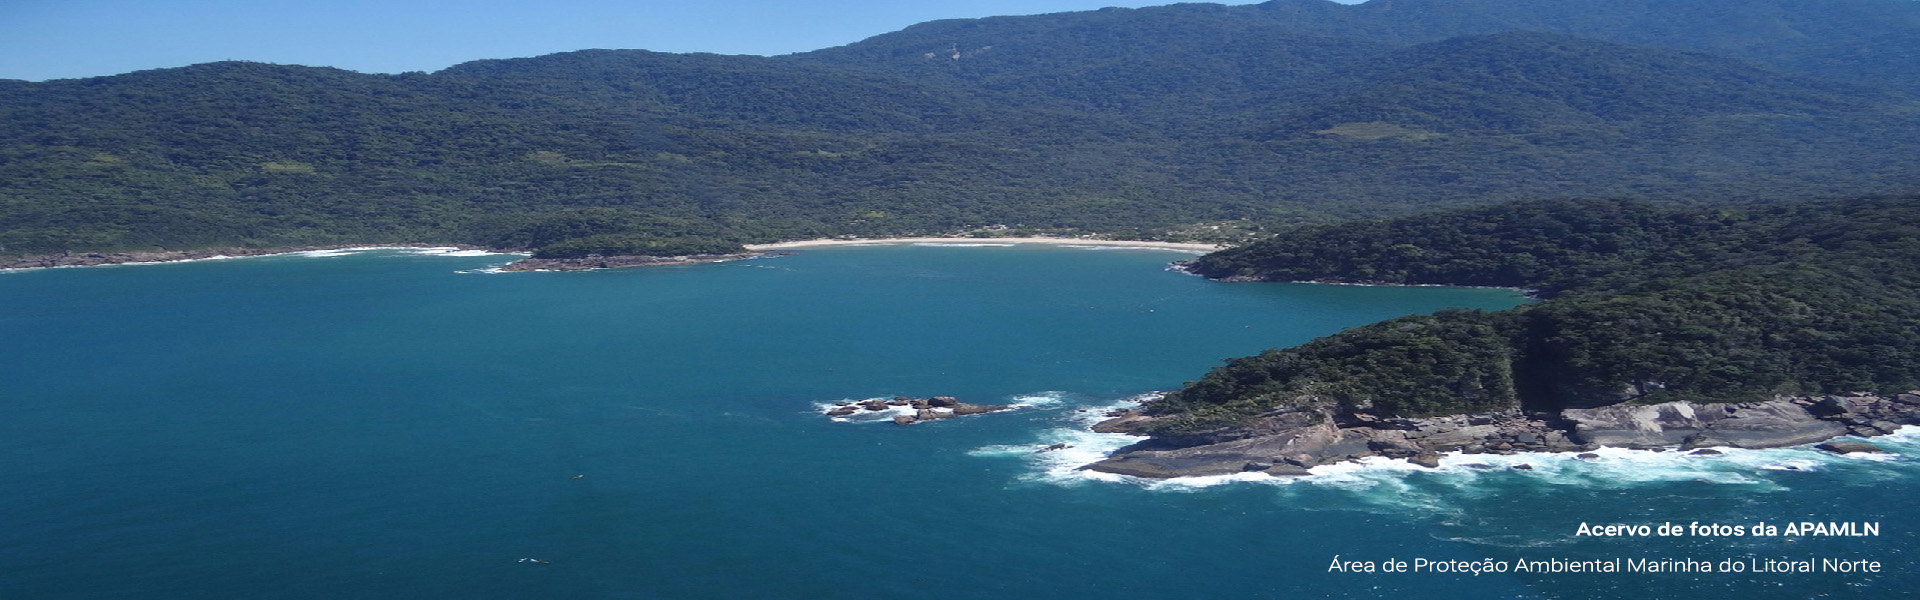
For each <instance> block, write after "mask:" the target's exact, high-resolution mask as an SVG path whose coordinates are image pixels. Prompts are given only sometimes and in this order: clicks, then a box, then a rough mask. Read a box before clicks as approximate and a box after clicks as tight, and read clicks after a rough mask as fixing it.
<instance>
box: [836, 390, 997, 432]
mask: <svg viewBox="0 0 1920 600" xmlns="http://www.w3.org/2000/svg"><path fill="white" fill-rule="evenodd" d="M1011 409H1013V407H1012V406H1010V405H1003V404H968V403H966V402H961V401H960V400H958V399H956V398H954V397H953V396H934V397H931V398H908V397H906V396H894V397H893V398H892V399H886V398H875V399H872V400H866V401H863V402H840V403H837V404H835V405H834V406H833V407H831V408H828V409H826V410H824V411H823V413H824V414H826V415H827V416H829V417H851V416H855V415H858V414H861V413H863V412H866V413H874V414H875V418H874V419H869V420H885V419H887V417H886V414H887V413H886V412H885V411H893V412H896V413H898V414H894V415H893V417H892V418H891V420H892V421H893V424H895V425H912V424H915V423H924V422H927V421H938V420H940V419H951V418H954V417H964V416H967V415H981V414H986V413H990V412H999V411H1003V410H1011ZM907 411H911V412H907Z"/></svg>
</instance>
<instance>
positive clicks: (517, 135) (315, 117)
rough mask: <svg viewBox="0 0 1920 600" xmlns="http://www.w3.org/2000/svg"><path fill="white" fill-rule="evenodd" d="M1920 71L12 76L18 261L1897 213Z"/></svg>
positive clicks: (1097, 61) (966, 44)
mask: <svg viewBox="0 0 1920 600" xmlns="http://www.w3.org/2000/svg"><path fill="white" fill-rule="evenodd" d="M1915 40H1920V2H1914V1H1913V0H1818V1H1791V0H1729V1H1727V2H1712V3H1705V2H1671V1H1661V0H1630V1H1618V0H1613V1H1600V0H1561V1H1553V2H1548V1H1540V0H1533V1H1528V0H1471V1H1456V0H1448V1H1441V0H1373V1H1371V2H1368V3H1365V4H1362V5H1355V6H1346V5H1339V4H1334V3H1331V2H1326V1H1324V0H1275V1H1274V2H1268V3H1265V4H1259V5H1250V6H1231V7H1229V6H1220V5H1205V4H1183V5H1174V6H1167V7H1158V8H1151V9H1139V10H1128V9H1108V10H1101V11H1093V12H1083V13H1063V14H1054V15H1039V16H1030V17H1002V18H991V19H978V20H964V21H937V22H933V23H927V24H922V25H917V26H914V27H909V28H907V29H905V30H902V31H899V32H895V33H890V34H886V35H882V36H878V37H875V38H872V39H869V40H865V41H861V42H858V43H855V44H850V45H848V46H842V47H838V48H831V49H825V50H820V51H817V52H811V53H805V54H798V55H791V56H785V57H772V58H768V57H752V56H719V55H704V54H695V55H676V54H663V53H654V52H645V51H638V50H590V51H581V52H571V53H564V54H556V55H550V56H543V57H537V58H530V59H511V60H483V61H476V62H472V63H467V64H463V65H459V66H456V67H453V68H450V69H447V70H444V71H441V72H437V73H432V74H427V73H408V74H402V75H367V74H359V73H352V72H348V71H341V70H337V69H328V68H316V67H298V66H281V65H266V64H257V63H239V62H227V63H213V64H205V65H195V66H190V67H182V68H177V69H162V70H155V71H144V72H138V73H131V74H126V75H119V76H112V77H98V78H90V79H77V80H59V81H49V82H43V83H28V82H19V81H0V255H9V254H12V255H17V254H37V253H47V252H59V251H72V250H122V249H155V248H169V249H178V248H188V247H196V246H211V245H248V246H282V245H297V244H319V243H348V242H402V241H412V242H463V243H472V244H482V245H492V246H498V247H543V246H547V245H552V244H557V243H560V242H564V241H566V240H569V239H575V238H588V237H593V236H624V237H621V238H620V239H627V240H634V239H640V240H645V239H654V238H658V239H661V240H672V241H674V243H671V244H663V245H662V247H680V246H681V243H680V242H684V241H686V240H684V239H683V238H699V239H706V240H717V241H723V242H740V241H761V240H771V239H775V238H783V237H810V236H821V235H836V234H860V235H876V234H901V233H936V232H950V231H958V230H963V229H967V228H972V227H979V226H983V225H989V224H1005V225H1010V226H1013V227H1015V228H1016V229H1024V230H1032V231H1056V232H1068V231H1075V232H1107V233H1117V234H1122V235H1131V236H1154V235H1166V234H1167V232H1168V231H1170V230H1176V229H1177V230H1180V231H1185V232H1189V233H1190V232H1193V231H1211V229H1207V228H1195V227H1189V226H1188V225H1191V224H1195V223H1209V222H1211V223H1220V222H1229V221H1231V222H1233V225H1232V226H1230V227H1227V228H1226V229H1228V230H1232V229H1236V228H1241V227H1268V226H1274V225H1280V224H1287V223H1299V222H1315V221H1328V220H1333V219H1337V218H1345V217H1355V216H1384V215H1392V214H1404V213H1406V212H1409V211H1414V210H1420V209H1426V208H1435V207H1449V206H1467V205H1475V204H1485V203H1489V202H1498V201H1507V200H1516V199H1523V198H1542V197H1545V198H1556V197H1560V198H1564V197H1597V196H1612V197H1639V198H1647V199H1651V200H1654V201H1657V202H1667V203H1704V202H1716V201H1742V202H1753V201H1765V200H1777V199H1786V198H1794V197H1805V196H1843V195H1856V194H1864V193H1905V192H1910V191H1912V190H1913V189H1915V188H1916V187H1920V118H1916V117H1920V101H1916V99H1915V96H1914V95H1913V94H1914V93H1915V92H1916V91H1920V83H1916V75H1915V71H1916V70H1915V69H1913V68H1912V67H1913V66H1914V65H1916V64H1920V53H1917V52H1920V49H1917V47H1916V44H1920V42H1916V41H1915ZM595 239H603V238H595ZM575 245H576V246H578V245H579V244H575Z"/></svg>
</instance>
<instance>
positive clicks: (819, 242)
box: [745, 237, 1227, 252]
mask: <svg viewBox="0 0 1920 600" xmlns="http://www.w3.org/2000/svg"><path fill="white" fill-rule="evenodd" d="M889 244H940V245H962V244H1006V245H1018V244H1048V245H1054V246H1112V247H1121V248H1154V249H1160V250H1182V251H1189V252H1213V251H1216V250H1222V249H1225V248H1226V247H1227V246H1225V245H1222V244H1204V243H1195V242H1154V241H1145V240H1087V239H1078V238H1051V237H986V238H979V237H895V238H872V239H844V238H818V239H811V240H794V241H788V242H775V243H771V244H746V245H745V247H746V249H747V250H750V251H754V252H761V251H766V250H787V249H793V248H811V247H820V246H878V245H889Z"/></svg>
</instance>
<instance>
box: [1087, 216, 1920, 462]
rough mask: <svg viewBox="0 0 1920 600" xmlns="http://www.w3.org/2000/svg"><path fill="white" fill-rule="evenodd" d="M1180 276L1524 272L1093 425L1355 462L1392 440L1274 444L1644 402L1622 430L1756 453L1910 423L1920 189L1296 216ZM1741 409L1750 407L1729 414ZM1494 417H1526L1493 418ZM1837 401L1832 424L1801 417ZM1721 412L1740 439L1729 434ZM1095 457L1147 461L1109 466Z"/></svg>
mask: <svg viewBox="0 0 1920 600" xmlns="http://www.w3.org/2000/svg"><path fill="white" fill-rule="evenodd" d="M1187 268H1189V269H1190V270H1191V271H1192V272H1194V273H1197V274H1200V275H1204V276H1208V277H1214V278H1220V279H1231V280H1240V281H1337V282H1350V283H1378V284H1455V285H1494V286H1512V287H1524V288H1533V289H1537V290H1539V294H1540V296H1541V297H1542V300H1541V301H1539V302H1536V303H1531V304H1528V305H1524V306H1521V307H1518V308H1514V309H1510V310H1505V311H1499V312H1485V311H1445V312H1440V313H1437V314H1433V315H1423V316H1412V317H1405V318H1400V319H1395V320H1391V321H1386V322H1382V323H1376V324H1373V325H1368V326H1364V327H1359V328H1355V329H1352V330H1348V331H1344V332H1341V333H1338V334H1335V335H1332V336H1328V337H1324V338H1320V339H1317V340H1314V341H1312V342H1309V343H1307V344H1304V345H1301V346H1297V347H1293V348H1287V349H1282V350H1269V351H1266V352H1263V353H1261V354H1259V355H1257V356H1251V357H1245V358H1237V359H1233V360H1229V361H1227V363H1226V364H1225V365H1224V366H1222V367H1219V368H1217V369H1215V370H1214V371H1212V372H1211V373H1208V374H1206V376H1204V377H1202V378H1200V380H1198V381H1194V382H1190V383H1188V384H1186V385H1185V386H1184V387H1182V388H1180V389H1178V390H1175V391H1173V392H1170V393H1168V394H1166V395H1165V397H1164V398H1162V399H1159V400H1157V401H1155V402H1151V403H1149V404H1148V405H1147V406H1146V407H1144V409H1143V410H1141V411H1139V412H1138V414H1134V415H1130V416H1128V417H1125V418H1122V419H1119V420H1116V421H1114V422H1112V423H1110V424H1109V425H1108V426H1107V428H1108V429H1110V430H1116V431H1128V432H1133V433H1142V434H1149V435H1153V436H1156V443H1157V444H1159V445H1161V446H1185V447H1206V446H1210V445H1217V444H1221V443H1230V444H1240V445H1246V444H1249V443H1254V442H1249V441H1248V440H1261V439H1265V440H1267V441H1269V442H1274V443H1279V445H1280V446H1285V447H1291V448H1293V449H1296V450H1300V451H1302V452H1306V453H1308V454H1312V455H1314V456H1318V457H1322V458H1324V457H1325V456H1326V455H1327V454H1328V453H1329V450H1328V448H1336V449H1337V451H1332V452H1331V454H1336V455H1344V454H1354V453H1358V454H1369V453H1371V452H1372V451H1377V450H1380V449H1382V448H1398V447H1397V446H1394V445H1393V444H1386V443H1378V442H1380V440H1378V439H1375V440H1371V441H1373V442H1376V443H1375V444H1374V447H1373V448H1371V449H1370V448H1369V447H1368V445H1367V443H1366V442H1367V440H1365V439H1362V443H1360V445H1359V446H1358V447H1357V448H1356V447H1353V446H1346V447H1342V446H1339V445H1338V444H1337V443H1335V444H1331V445H1328V444H1319V445H1314V444H1305V445H1302V443H1297V441H1296V443H1292V444H1291V445H1289V443H1281V442H1282V441H1276V440H1274V439H1273V436H1276V435H1280V436H1293V437H1286V440H1293V439H1294V437H1297V436H1298V435H1300V434H1301V431H1302V428H1313V427H1325V428H1327V430H1326V432H1322V433H1326V434H1327V435H1332V436H1333V437H1334V438H1335V440H1334V441H1337V440H1338V438H1340V437H1341V436H1340V435H1339V433H1338V432H1340V431H1343V430H1342V429H1341V427H1343V426H1345V427H1359V428H1360V430H1367V429H1369V428H1371V429H1378V428H1379V427H1376V426H1373V425H1364V424H1381V423H1389V424H1392V425H1390V426H1387V427H1386V428H1387V429H1395V428H1406V429H1411V430H1416V431H1417V430H1419V429H1420V428H1421V427H1424V426H1428V425H1430V423H1428V424H1423V423H1426V422H1424V421H1422V419H1432V418H1437V417H1448V416H1456V415H1479V416H1477V417H1475V418H1477V419H1479V420H1481V421H1483V422H1481V423H1478V424H1477V425H1468V424H1466V423H1464V422H1463V423H1459V425H1461V426H1463V427H1487V428H1489V429H1486V430H1484V431H1480V432H1479V433H1476V434H1474V435H1465V436H1460V435H1455V436H1453V437H1445V438H1441V439H1439V440H1429V442H1430V443H1424V444H1423V443H1420V442H1419V441H1418V440H1419V439H1420V437H1421V436H1413V438H1412V439H1407V438H1404V437H1403V438H1398V439H1396V440H1394V442H1395V443H1400V442H1405V443H1406V444H1407V446H1406V448H1401V450H1405V451H1407V452H1413V451H1415V450H1428V451H1431V450H1436V449H1478V450H1481V451H1489V450H1495V449H1497V448H1492V446H1494V445H1498V444H1502V443H1509V442H1505V441H1500V440H1499V439H1498V437H1499V436H1502V435H1508V434H1512V437H1514V438H1515V441H1519V438H1525V440H1526V441H1525V442H1524V443H1525V444H1536V443H1537V445H1539V446H1541V447H1542V448H1551V449H1571V448H1575V447H1580V446H1581V445H1583V444H1587V445H1591V444H1595V443H1606V442H1607V441H1608V440H1614V441H1617V439H1616V438H1610V437H1608V436H1610V435H1617V434H1618V432H1617V431H1613V430H1612V429H1609V428H1610V427H1615V426H1617V427H1625V428H1627V429H1633V428H1634V427H1639V426H1637V425H1631V424H1630V423H1627V424H1623V422H1628V421H1632V420H1633V419H1635V418H1642V419H1643V420H1647V421H1651V422H1660V420H1661V419H1670V420H1673V421H1674V422H1672V423H1668V424H1667V429H1669V430H1672V431H1671V432H1670V433H1671V435H1665V436H1664V437H1663V436H1660V435H1655V436H1653V437H1645V436H1641V437H1634V436H1628V437H1630V438H1631V441H1632V443H1630V444H1626V445H1659V444H1660V443H1672V444H1680V443H1686V444H1690V445H1697V446H1711V445H1715V443H1716V442H1727V445H1751V446H1763V445H1778V444H1780V443H1786V442H1791V443H1807V442H1811V441H1818V440H1819V439H1824V437H1830V436H1832V435H1840V434H1843V433H1847V432H1849V431H1851V432H1853V433H1856V434H1866V435H1872V434H1877V433H1881V432H1885V431H1887V430H1890V429H1891V428H1893V427H1894V426H1897V425H1898V424H1901V423H1909V422H1915V420H1916V418H1920V412H1916V411H1915V410H1914V405H1916V404H1920V396H1914V395H1912V394H1907V393H1906V392H1908V391H1909V390H1914V389H1920V197H1912V196H1907V197H1879V198H1863V199H1851V200H1836V201H1819V202H1806V203H1789V204H1779V205H1771V206H1762V207H1708V208H1692V209H1678V208H1662V207H1656V206H1652V205H1649V204H1645V203H1640V202H1630V201H1618V200H1586V201H1553V202H1521V203H1513V204H1504V205H1498V206H1491V207H1483V208H1476V209H1469V210H1457V211H1450V212H1441V213H1434V214H1428V215H1419V216H1414V217H1407V218H1400V219H1390V220H1377V221H1363V222H1355V223H1348V224H1340V225H1328V226H1315V227H1305V228H1301V229H1297V230H1293V231H1287V232H1282V233H1280V234H1279V235H1277V236H1276V237H1274V238H1273V239H1271V240H1267V241H1262V242H1259V243H1254V244H1250V245H1247V246H1244V247H1240V248H1234V249H1230V250H1225V251H1221V252H1217V253H1214V254H1210V255H1207V256H1205V257H1201V258H1199V259H1197V260H1195V261H1193V262H1192V263H1191V264H1189V265H1188V267H1187ZM1787 398H1798V399H1799V403H1798V404H1792V403H1791V402H1790V401H1788V400H1784V399H1787ZM1823 398H1824V400H1822V399H1823ZM1862 398H1866V399H1871V400H1872V401H1871V402H1868V401H1865V400H1860V399H1862ZM1821 402H1825V403H1826V405H1825V407H1824V408H1822V407H1821V406H1822V405H1821V404H1820V403H1821ZM1849 402H1852V403H1853V404H1855V405H1849V404H1848V403H1849ZM1789 404H1792V405H1793V406H1798V407H1800V408H1802V409H1804V410H1802V411H1801V412H1799V413H1796V412H1794V410H1796V409H1792V408H1788V405H1789ZM1856 405H1857V406H1856ZM1716 406H1717V407H1721V408H1714V407H1716ZM1755 410H1758V411H1761V412H1763V413H1764V414H1765V416H1766V419H1762V418H1759V417H1754V416H1751V415H1746V416H1745V420H1740V419H1734V418H1731V417H1730V416H1731V415H1742V414H1743V413H1742V411H1749V412H1751V411H1755ZM1595 411H1598V412H1595ZM1621 411H1626V412H1621ZM1633 411H1641V412H1645V413H1646V414H1644V415H1639V416H1638V417H1636V416H1634V415H1636V414H1638V413H1634V412H1633ZM1669 413H1672V414H1669ZM1682 413H1684V414H1682ZM1709 414H1710V417H1711V418H1710V417H1708V416H1702V415H1709ZM1498 415H1506V416H1508V417H1512V418H1513V419H1517V421H1515V423H1518V422H1528V423H1530V424H1529V425H1513V424H1512V423H1509V425H1512V426H1508V427H1501V426H1496V424H1495V423H1494V421H1499V420H1500V418H1499V417H1498ZM1662 415H1665V416H1662ZM1836 415H1838V416H1841V417H1844V419H1842V420H1840V421H1834V420H1821V417H1833V416H1836ZM1861 415H1874V416H1873V417H1872V418H1868V417H1865V416H1861ZM1719 417H1728V418H1726V419H1719ZM1609 419H1612V420H1614V421H1621V422H1613V423H1611V424H1609ZM1699 419H1706V421H1699ZM1768 419H1773V420H1774V421H1769V420H1768ZM1845 419H1852V420H1850V421H1849V420H1845ZM1716 420H1718V421H1722V423H1721V424H1720V425H1719V429H1715V428H1714V422H1716ZM1435 422H1447V421H1446V420H1445V419H1441V420H1440V421H1435ZM1735 425H1739V427H1740V428H1744V429H1739V431H1742V432H1743V433H1741V434H1740V435H1744V436H1748V437H1739V436H1736V435H1733V434H1731V433H1729V432H1731V431H1735V430H1736V429H1738V428H1734V426H1735ZM1514 427H1519V429H1518V430H1516V429H1514ZM1528 427H1532V428H1533V429H1534V431H1528ZM1582 427H1585V434H1586V435H1582V429H1581V428H1582ZM1515 431H1520V433H1514V432H1515ZM1653 431H1654V432H1655V433H1658V432H1660V431H1661V428H1660V427H1657V426H1656V427H1654V428H1653ZM1328 432H1332V433H1328ZM1610 432H1611V433H1610ZM1640 433H1644V432H1640ZM1640 433H1635V434H1634V435H1636V436H1638V435H1640ZM1481 434H1485V435H1481ZM1550 434H1551V435H1550ZM1554 435H1558V436H1559V437H1557V438H1556V437H1553V436H1554ZM1476 436H1479V437H1476ZM1488 436H1491V437H1488ZM1362 437H1363V438H1364V435H1363V436H1362ZM1730 440H1731V441H1730ZM1283 441H1284V440H1283ZM1322 441H1326V440H1322ZM1556 442H1557V445H1556ZM1236 447H1237V446H1236ZM1309 450H1311V451H1309ZM1228 454H1229V455H1231V454H1232V453H1228ZM1254 454H1258V453H1254ZM1280 454H1285V453H1283V452H1274V453H1269V455H1267V456H1266V458H1267V459H1272V458H1273V456H1274V455H1280ZM1150 456H1151V455H1143V456H1139V457H1135V458H1136V459H1137V460H1136V461H1135V462H1139V460H1145V459H1146V458H1148V457H1150ZM1189 458H1190V457H1189ZM1226 460H1227V461H1228V462H1229V463H1232V461H1234V460H1241V461H1243V462H1245V459H1243V458H1236V457H1234V456H1229V458H1227V459H1226ZM1148 462H1151V461H1148ZM1162 462H1165V461H1162ZM1175 462H1178V461H1175ZM1255 462H1257V461H1255ZM1108 466H1109V467H1110V468H1115V469H1118V470H1116V472H1133V473H1135V474H1154V471H1153V470H1152V469H1146V470H1144V471H1142V470H1140V467H1139V466H1138V465H1135V466H1133V467H1128V466H1127V464H1126V460H1124V459H1121V460H1119V463H1118V464H1117V465H1108ZM1162 466H1164V465H1162ZM1229 466H1230V467H1231V468H1232V469H1238V468H1239V463H1233V464H1231V465H1229ZM1219 467H1220V465H1218V464H1214V465H1211V466H1210V467H1209V468H1219ZM1129 469H1133V470H1132V471H1130V470H1129ZM1171 472H1173V473H1176V474H1177V473H1178V472H1179V470H1178V469H1174V470H1173V471H1171Z"/></svg>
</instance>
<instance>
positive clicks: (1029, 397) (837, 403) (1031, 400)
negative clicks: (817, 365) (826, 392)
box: [813, 392, 1066, 423]
mask: <svg viewBox="0 0 1920 600" xmlns="http://www.w3.org/2000/svg"><path fill="white" fill-rule="evenodd" d="M893 399H894V396H875V397H872V398H858V399H856V398H843V399H840V400H834V401H831V402H815V403H814V404H813V410H814V412H817V413H820V414H826V413H827V412H829V411H832V410H834V409H837V408H841V407H843V406H853V407H854V408H856V409H859V410H858V411H856V412H854V413H853V414H850V415H845V416H838V417H833V416H829V418H831V419H833V420H834V421H838V422H841V423H881V422H889V423H890V422H892V421H893V417H894V416H896V415H906V416H913V415H915V414H918V413H919V412H920V410H919V409H917V408H914V407H912V406H893V405H888V406H887V407H886V408H885V409H883V410H867V409H866V408H865V407H861V406H856V405H858V404H861V403H863V402H872V401H874V400H879V401H882V402H886V401H890V400H893ZM1011 400H1012V401H1011V402H1005V405H1006V406H1008V407H1011V408H1013V409H1015V410H1019V409H1032V408H1046V407H1051V406H1059V405H1060V404H1062V403H1064V402H1066V393H1064V392H1034V393H1031V394H1019V395H1016V396H1014V397H1013V398H1012V399H1011ZM995 404H998V403H997V402H996V403H995ZM929 410H932V411H934V412H937V413H952V412H953V411H952V410H951V409H946V408H934V409H929Z"/></svg>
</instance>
